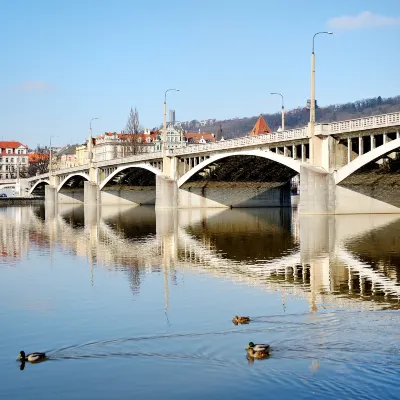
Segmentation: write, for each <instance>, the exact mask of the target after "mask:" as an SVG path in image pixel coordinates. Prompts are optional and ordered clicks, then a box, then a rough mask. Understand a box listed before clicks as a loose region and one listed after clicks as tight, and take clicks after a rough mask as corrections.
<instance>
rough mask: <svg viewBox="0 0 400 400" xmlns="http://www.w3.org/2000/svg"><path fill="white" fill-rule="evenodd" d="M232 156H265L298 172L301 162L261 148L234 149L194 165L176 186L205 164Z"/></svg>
mask: <svg viewBox="0 0 400 400" xmlns="http://www.w3.org/2000/svg"><path fill="white" fill-rule="evenodd" d="M232 156H256V157H262V158H266V159H267V160H271V161H275V162H277V163H279V164H282V165H284V166H286V167H288V168H290V169H292V170H294V171H296V172H297V173H298V174H299V173H300V167H301V165H302V163H301V162H300V161H298V160H294V159H293V158H290V157H286V156H283V155H281V154H276V153H274V152H272V151H262V150H247V151H235V152H229V153H223V154H216V155H213V156H211V157H210V158H207V159H206V160H204V161H202V162H201V163H200V164H198V165H196V166H195V167H194V168H192V169H191V170H190V171H188V172H186V174H184V175H183V176H182V177H181V178H180V179H179V180H178V187H181V186H182V185H183V184H184V183H185V182H187V181H188V180H189V179H190V178H191V177H192V176H193V175H195V174H196V173H197V172H200V171H201V170H202V169H203V168H205V167H207V165H209V164H212V163H214V162H216V161H218V160H221V159H223V158H227V157H232Z"/></svg>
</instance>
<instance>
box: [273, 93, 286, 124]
mask: <svg viewBox="0 0 400 400" xmlns="http://www.w3.org/2000/svg"><path fill="white" fill-rule="evenodd" d="M271 94H276V95H278V96H281V97H282V127H281V128H282V130H283V131H284V130H285V106H284V105H283V96H282V95H281V94H280V93H275V92H274V93H271Z"/></svg>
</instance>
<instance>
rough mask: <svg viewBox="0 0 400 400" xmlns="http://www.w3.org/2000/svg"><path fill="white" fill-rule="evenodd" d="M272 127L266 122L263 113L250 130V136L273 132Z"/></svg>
mask: <svg viewBox="0 0 400 400" xmlns="http://www.w3.org/2000/svg"><path fill="white" fill-rule="evenodd" d="M271 132H272V131H271V129H270V127H269V126H268V124H267V123H266V122H265V119H264V118H263V116H262V115H260V116H259V117H258V120H257V122H256V123H255V125H254V127H253V129H252V130H251V131H250V133H249V136H257V135H265V134H266V133H271Z"/></svg>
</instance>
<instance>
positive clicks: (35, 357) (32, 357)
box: [18, 351, 47, 363]
mask: <svg viewBox="0 0 400 400" xmlns="http://www.w3.org/2000/svg"><path fill="white" fill-rule="evenodd" d="M46 358H47V357H46V353H30V354H28V355H25V352H24V351H20V352H19V356H18V360H20V361H22V362H25V361H29V362H30V363H37V362H40V361H44V360H46Z"/></svg>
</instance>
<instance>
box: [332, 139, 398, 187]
mask: <svg viewBox="0 0 400 400" xmlns="http://www.w3.org/2000/svg"><path fill="white" fill-rule="evenodd" d="M399 147H400V139H395V140H392V141H391V142H388V143H385V144H383V145H382V146H379V147H377V148H375V149H373V150H371V151H369V152H368V153H365V154H363V155H362V156H358V157H357V158H356V159H355V160H353V161H351V162H350V163H348V164H347V165H345V166H344V167H342V168H340V169H339V170H337V171H336V173H335V183H336V184H339V183H340V182H342V181H343V180H344V179H346V178H347V177H348V176H350V175H351V174H352V173H354V172H356V171H357V170H358V169H360V168H361V167H363V166H364V165H366V164H368V163H370V162H371V161H375V160H377V159H379V158H381V157H382V156H385V155H386V154H390V153H392V152H393V151H394V150H396V149H398V148H399Z"/></svg>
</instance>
